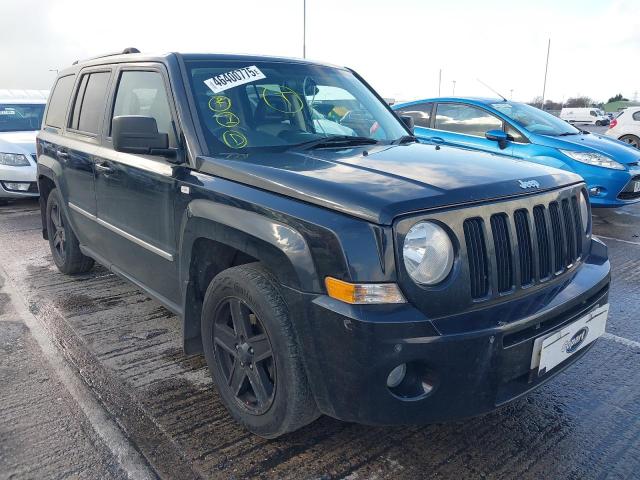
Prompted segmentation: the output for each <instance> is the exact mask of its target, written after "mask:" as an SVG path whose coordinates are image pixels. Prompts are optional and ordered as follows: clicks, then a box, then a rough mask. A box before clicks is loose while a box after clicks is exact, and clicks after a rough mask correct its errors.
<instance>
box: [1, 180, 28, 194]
mask: <svg viewBox="0 0 640 480" xmlns="http://www.w3.org/2000/svg"><path fill="white" fill-rule="evenodd" d="M3 183H4V188H6V189H7V190H13V191H16V192H26V191H27V190H29V183H28V182H27V183H24V182H3Z"/></svg>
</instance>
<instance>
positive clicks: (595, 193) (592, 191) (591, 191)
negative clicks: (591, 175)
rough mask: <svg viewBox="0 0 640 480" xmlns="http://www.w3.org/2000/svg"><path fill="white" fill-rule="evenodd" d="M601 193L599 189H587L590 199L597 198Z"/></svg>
mask: <svg viewBox="0 0 640 480" xmlns="http://www.w3.org/2000/svg"><path fill="white" fill-rule="evenodd" d="M601 193H602V188H600V187H592V188H590V189H589V195H591V196H592V197H597V196H598V195H600V194H601Z"/></svg>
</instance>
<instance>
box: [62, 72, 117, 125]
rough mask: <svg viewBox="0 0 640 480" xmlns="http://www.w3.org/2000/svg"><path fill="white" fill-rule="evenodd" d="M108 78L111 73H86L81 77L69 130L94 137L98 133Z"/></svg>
mask: <svg viewBox="0 0 640 480" xmlns="http://www.w3.org/2000/svg"><path fill="white" fill-rule="evenodd" d="M109 77H111V72H95V73H87V74H85V75H83V76H82V79H81V80H80V86H79V87H78V91H77V93H76V98H75V101H74V104H73V111H72V112H73V113H72V115H71V119H70V120H69V128H71V129H73V130H79V131H81V132H87V133H92V134H94V135H97V134H98V133H99V132H100V127H101V125H102V118H103V116H104V107H105V99H106V96H107V88H108V86H109Z"/></svg>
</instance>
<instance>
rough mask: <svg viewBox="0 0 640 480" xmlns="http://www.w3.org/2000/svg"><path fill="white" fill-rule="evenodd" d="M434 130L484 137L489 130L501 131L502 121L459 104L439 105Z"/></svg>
mask: <svg viewBox="0 0 640 480" xmlns="http://www.w3.org/2000/svg"><path fill="white" fill-rule="evenodd" d="M435 128H436V129H438V130H446V131H448V132H455V133H462V134H464V135H473V136H475V137H484V134H485V133H486V132H488V131H489V130H502V120H500V119H499V118H497V117H494V116H493V115H491V114H490V113H489V112H486V111H485V110H482V109H480V108H477V107H472V106H470V105H462V104H459V103H439V104H438V107H437V111H436V124H435Z"/></svg>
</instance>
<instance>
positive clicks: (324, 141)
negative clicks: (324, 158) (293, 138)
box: [294, 135, 378, 150]
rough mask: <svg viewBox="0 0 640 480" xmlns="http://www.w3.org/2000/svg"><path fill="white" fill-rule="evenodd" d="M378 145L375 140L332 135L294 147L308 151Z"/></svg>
mask: <svg viewBox="0 0 640 480" xmlns="http://www.w3.org/2000/svg"><path fill="white" fill-rule="evenodd" d="M376 143H378V140H376V139H375V138H369V137H354V136H351V135H332V136H329V137H322V138H316V139H315V140H310V141H308V142H303V143H299V144H298V145H294V146H295V147H298V148H299V147H303V148H306V149H309V150H312V149H314V148H328V147H342V146H352V145H374V144H376Z"/></svg>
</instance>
